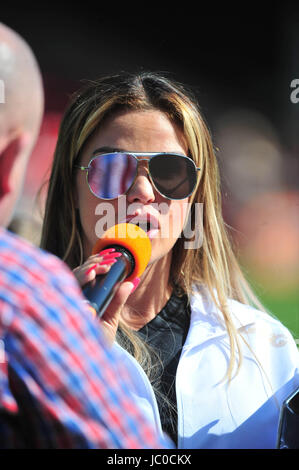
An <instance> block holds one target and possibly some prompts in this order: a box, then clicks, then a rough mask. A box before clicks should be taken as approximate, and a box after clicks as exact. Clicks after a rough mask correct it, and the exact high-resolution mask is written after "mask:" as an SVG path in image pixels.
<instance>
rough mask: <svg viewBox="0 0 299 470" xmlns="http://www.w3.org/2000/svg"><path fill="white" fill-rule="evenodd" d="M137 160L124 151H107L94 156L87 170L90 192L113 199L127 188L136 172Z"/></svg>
mask: <svg viewBox="0 0 299 470" xmlns="http://www.w3.org/2000/svg"><path fill="white" fill-rule="evenodd" d="M136 167H137V161H136V159H135V158H134V157H133V156H132V155H127V154H126V153H109V154H105V155H99V156H98V157H96V158H94V159H93V160H92V162H91V164H90V169H89V171H88V183H89V186H90V189H91V190H92V192H93V193H94V194H95V195H96V196H97V197H100V198H102V199H114V198H116V197H118V196H120V195H122V194H125V192H126V191H127V190H128V189H129V187H130V186H131V184H132V183H133V181H134V178H135V174H136Z"/></svg>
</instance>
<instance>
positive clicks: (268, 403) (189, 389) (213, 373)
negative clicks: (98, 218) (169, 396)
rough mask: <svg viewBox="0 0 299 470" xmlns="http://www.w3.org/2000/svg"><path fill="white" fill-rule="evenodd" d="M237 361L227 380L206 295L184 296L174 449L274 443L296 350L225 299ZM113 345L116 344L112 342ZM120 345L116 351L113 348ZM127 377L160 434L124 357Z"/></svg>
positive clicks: (297, 359) (139, 374) (222, 334)
mask: <svg viewBox="0 0 299 470" xmlns="http://www.w3.org/2000/svg"><path fill="white" fill-rule="evenodd" d="M229 306H230V311H231V315H232V318H233V321H234V323H235V326H236V327H237V328H238V329H239V331H240V333H241V334H242V336H243V338H244V339H245V340H246V342H247V344H246V343H245V342H244V341H242V339H240V345H241V347H242V354H243V362H242V364H241V368H240V370H239V372H238V374H237V375H236V376H234V377H233V378H232V380H231V382H230V383H228V382H227V380H226V378H225V377H224V376H225V374H226V372H227V367H228V363H229V357H230V347H229V339H228V334H227V331H226V328H225V324H224V320H223V317H222V314H221V313H220V312H219V311H218V310H217V308H216V307H215V305H214V304H213V302H212V301H211V300H210V299H209V296H203V295H200V294H197V295H195V296H193V297H192V299H191V323H190V328H189V332H188V335H187V338H186V341H185V344H184V347H183V350H182V354H181V357H180V361H179V364H178V368H177V376H176V395H177V408H178V448H179V449H191V448H197V449H200V448H202V449H219V448H222V449H237V448H240V449H242V448H243V449H245V448H249V449H256V448H264V449H265V448H275V446H276V439H277V431H278V422H279V412H280V406H281V404H282V402H283V400H284V399H285V398H286V397H287V396H289V395H290V394H291V392H293V391H294V390H295V389H296V388H298V387H299V352H298V349H297V347H296V344H295V342H294V340H293V338H292V336H291V334H290V333H289V331H288V330H287V329H286V328H285V327H284V326H283V325H282V324H281V323H280V322H279V321H277V320H275V319H273V318H272V317H270V316H269V315H267V314H265V313H263V312H260V311H258V310H256V309H254V308H252V307H249V306H246V305H243V304H241V303H239V302H237V301H234V300H231V301H229ZM119 348H120V347H119ZM120 349H121V348H120ZM126 357H127V360H126V362H127V365H128V366H129V367H130V368H131V371H132V372H133V371H134V372H133V373H134V374H135V380H136V384H137V386H136V399H137V400H138V403H139V404H141V405H142V406H143V407H144V409H145V410H146V414H147V416H148V417H149V418H151V419H152V420H153V421H154V422H155V423H156V426H157V429H158V430H159V432H161V424H160V420H159V415H158V414H157V404H156V401H155V398H154V394H153V391H152V389H151V387H150V385H149V383H148V380H147V377H146V376H145V374H144V372H143V371H142V370H141V368H140V366H139V365H138V364H137V363H136V361H135V359H133V358H132V357H131V356H129V355H126Z"/></svg>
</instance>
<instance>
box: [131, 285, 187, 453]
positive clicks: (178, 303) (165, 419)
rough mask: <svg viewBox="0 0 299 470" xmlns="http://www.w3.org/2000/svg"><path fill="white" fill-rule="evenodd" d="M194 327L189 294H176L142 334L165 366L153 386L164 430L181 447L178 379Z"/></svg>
mask: <svg viewBox="0 0 299 470" xmlns="http://www.w3.org/2000/svg"><path fill="white" fill-rule="evenodd" d="M189 325H190V306H189V305H188V299H187V295H184V296H183V297H178V296H177V295H175V294H172V296H171V297H170V299H169V300H168V302H167V304H166V305H165V306H164V307H163V309H162V310H161V312H160V313H159V314H158V315H157V316H156V317H155V318H154V319H153V320H151V321H150V322H149V323H147V324H146V325H145V326H144V327H143V328H141V329H140V330H139V331H138V335H139V336H140V337H141V339H142V340H143V341H145V343H146V344H148V345H149V346H150V347H151V348H152V349H154V351H155V352H156V353H157V354H158V356H159V357H160V359H161V362H162V366H161V369H160V373H159V374H158V377H157V379H156V380H155V382H154V383H153V387H154V390H155V394H156V399H157V403H158V408H159V412H160V417H161V424H162V429H163V430H164V431H165V432H166V433H167V434H168V435H169V436H170V437H171V438H172V440H173V441H174V442H175V443H176V444H177V401H176V392H175V376H176V370H177V366H178V362H179V359H180V355H181V351H182V347H183V345H184V342H185V340H186V336H187V333H188V330H189Z"/></svg>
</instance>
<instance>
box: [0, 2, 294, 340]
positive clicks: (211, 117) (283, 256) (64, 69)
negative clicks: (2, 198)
mask: <svg viewBox="0 0 299 470" xmlns="http://www.w3.org/2000/svg"><path fill="white" fill-rule="evenodd" d="M163 5H164V6H163ZM0 21H1V22H3V23H5V24H6V25H8V26H10V27H11V28H13V29H15V30H16V31H17V32H18V33H20V34H21V35H22V36H23V37H24V38H25V39H26V40H27V42H28V43H29V44H30V45H31V47H32V49H33V50H34V52H35V55H36V57H37V59H38V61H39V64H40V67H41V70H42V74H43V80H44V85H45V93H46V113H45V117H44V120H43V124H42V127H41V132H40V136H39V139H38V142H37V144H36V147H35V150H34V153H33V156H32V159H31V163H30V166H29V168H28V173H27V179H26V185H25V195H24V197H23V198H22V200H21V201H20V204H19V208H18V211H17V214H16V217H15V219H14V221H13V223H12V226H11V229H13V230H15V231H17V232H18V233H20V234H22V235H23V236H24V237H26V238H28V239H29V240H31V241H32V242H33V243H36V244H38V243H39V235H40V226H41V214H42V208H43V201H44V194H45V193H44V192H43V193H41V195H40V197H39V198H37V193H38V191H39V189H40V186H41V184H42V182H43V181H46V179H47V176H48V175H49V167H50V165H51V160H52V157H53V151H54V148H55V143H56V139H57V132H58V128H59V124H60V120H61V116H62V113H63V111H64V109H65V107H66V104H67V103H68V100H69V97H70V95H71V94H72V92H73V91H75V90H76V89H77V88H78V87H80V85H81V81H82V80H84V79H93V78H97V77H99V76H102V75H105V74H110V73H116V72H119V71H120V70H126V71H138V70H139V71H140V70H152V71H158V72H164V73H167V75H168V76H170V77H172V78H174V79H176V80H178V81H181V82H183V83H185V84H187V85H189V87H190V88H191V89H192V90H193V92H194V93H195V94H196V96H197V98H198V100H199V103H200V106H201V111H202V113H203V115H204V117H205V119H206V121H207V123H208V126H209V128H210V130H211V133H212V136H213V140H214V145H215V148H216V149H217V156H218V160H219V165H220V169H221V172H222V188H223V209H224V215H225V220H226V223H227V224H228V226H229V230H230V233H231V236H232V238H233V240H234V242H235V246H236V250H237V252H238V256H239V259H240V262H241V265H242V267H243V269H244V271H245V274H246V276H247V277H248V279H249V280H250V282H251V283H252V285H253V287H254V290H255V292H256V293H257V294H258V296H259V298H260V299H261V301H262V302H263V303H264V305H265V306H266V308H268V309H269V310H270V311H271V312H272V314H273V315H275V316H276V317H278V318H279V319H280V320H281V321H282V322H283V323H284V324H285V325H286V326H287V327H288V328H289V329H290V331H291V332H292V333H293V335H294V337H295V339H297V343H298V344H299V289H298V287H299V185H298V178H299V158H298V152H299V85H297V87H298V93H296V87H295V88H294V87H292V86H291V84H292V81H293V80H294V79H298V80H299V4H297V5H296V4H295V2H292V3H291V2H290V3H288V2H280V3H278V2H271V3H269V5H268V6H267V3H263V9H261V2H259V3H256V4H255V2H248V3H246V4H242V5H241V6H240V7H238V8H236V7H235V6H233V5H230V4H228V3H225V5H223V6H221V4H220V3H217V4H214V3H213V4H212V5H211V6H210V7H209V6H208V5H205V6H203V5H202V4H200V3H197V4H196V3H192V4H190V3H186V5H184V7H182V5H181V4H180V3H179V2H172V3H169V4H162V2H160V4H158V5H155V4H154V3H153V2H151V3H141V2H140V3H139V4H138V6H136V7H135V8H134V9H133V7H132V4H130V7H128V6H125V5H122V6H121V7H120V5H119V4H115V5H113V6H112V7H111V8H109V7H108V6H107V5H103V4H102V2H92V3H89V0H86V1H85V2H84V3H79V2H78V3H73V4H70V3H63V2H61V3H60V4H57V5H55V2H51V6H45V5H43V6H36V5H35V6H34V7H33V6H30V4H28V3H27V2H26V7H25V6H24V7H20V6H8V5H3V2H2V4H1V9H0ZM298 83H299V82H298ZM24 92H26V90H24ZM297 101H298V103H297Z"/></svg>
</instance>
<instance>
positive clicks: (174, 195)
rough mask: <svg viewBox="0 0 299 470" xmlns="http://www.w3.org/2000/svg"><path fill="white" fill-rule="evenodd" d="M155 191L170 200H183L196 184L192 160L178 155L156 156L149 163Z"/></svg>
mask: <svg viewBox="0 0 299 470" xmlns="http://www.w3.org/2000/svg"><path fill="white" fill-rule="evenodd" d="M149 169H150V174H151V177H152V179H153V182H154V184H155V186H156V189H157V190H158V191H159V192H160V193H161V194H163V195H164V196H166V197H169V198H170V199H184V198H186V197H187V196H189V195H190V194H191V193H192V191H193V189H194V187H195V184H196V169H195V165H194V164H193V162H192V160H189V159H188V158H184V157H180V156H178V155H171V154H169V155H157V156H156V157H153V158H152V159H151V160H150V162H149Z"/></svg>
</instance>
